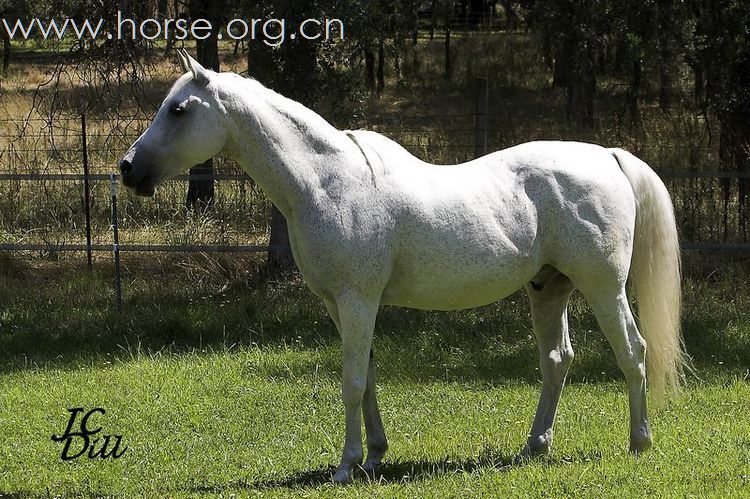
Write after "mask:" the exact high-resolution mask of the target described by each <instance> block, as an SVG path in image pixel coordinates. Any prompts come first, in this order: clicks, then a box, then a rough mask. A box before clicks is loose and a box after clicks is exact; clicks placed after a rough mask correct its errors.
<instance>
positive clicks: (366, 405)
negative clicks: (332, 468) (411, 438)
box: [362, 349, 388, 472]
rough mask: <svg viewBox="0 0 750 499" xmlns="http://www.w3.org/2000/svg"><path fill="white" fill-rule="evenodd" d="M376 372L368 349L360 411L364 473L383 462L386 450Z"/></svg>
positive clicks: (386, 442)
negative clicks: (363, 437) (376, 385)
mask: <svg viewBox="0 0 750 499" xmlns="http://www.w3.org/2000/svg"><path fill="white" fill-rule="evenodd" d="M376 378H377V372H376V367H375V358H374V355H373V353H372V349H370V361H369V367H368V369H367V389H366V390H365V394H364V397H363V399H362V411H363V413H364V416H365V430H366V431H367V461H365V464H364V466H363V468H364V470H365V471H368V472H369V471H372V470H374V469H375V468H377V467H378V466H379V465H380V463H381V462H382V461H383V456H384V455H385V452H386V451H387V450H388V440H387V439H386V437H385V431H384V430H383V420H382V419H381V418H380V409H378V401H377V395H376V393H375V381H376Z"/></svg>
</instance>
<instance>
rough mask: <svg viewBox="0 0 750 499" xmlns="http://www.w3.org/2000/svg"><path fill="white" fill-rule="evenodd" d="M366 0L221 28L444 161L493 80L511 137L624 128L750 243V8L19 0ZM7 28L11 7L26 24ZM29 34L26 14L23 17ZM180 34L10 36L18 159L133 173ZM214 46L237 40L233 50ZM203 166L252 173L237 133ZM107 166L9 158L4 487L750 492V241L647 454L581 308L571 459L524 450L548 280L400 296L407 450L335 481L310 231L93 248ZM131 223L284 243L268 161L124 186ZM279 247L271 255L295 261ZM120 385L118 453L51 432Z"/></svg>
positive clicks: (334, 382)
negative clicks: (218, 177) (450, 307)
mask: <svg viewBox="0 0 750 499" xmlns="http://www.w3.org/2000/svg"><path fill="white" fill-rule="evenodd" d="M118 8H121V9H124V11H125V12H127V13H129V14H128V15H131V16H134V17H141V18H143V17H147V16H152V17H160V16H165V15H166V16H168V17H177V16H186V17H198V16H199V17H213V18H215V19H219V20H220V19H222V18H228V17H273V16H277V17H281V16H285V17H287V18H290V19H299V18H302V17H325V16H328V17H339V18H341V19H343V20H345V22H346V23H347V30H348V31H347V37H346V40H344V41H343V42H337V43H304V42H301V41H298V42H297V43H294V44H286V45H284V46H282V47H281V48H279V49H275V50H271V49H269V48H267V47H265V45H263V44H262V43H240V44H233V43H224V42H222V43H218V42H217V43H215V44H214V43H213V42H212V41H209V42H207V43H205V44H199V45H196V44H195V43H194V42H192V41H190V42H188V43H187V47H188V49H189V50H190V51H191V52H192V53H194V54H197V55H198V56H199V57H200V59H201V60H202V62H203V63H204V64H207V65H210V66H212V67H217V65H218V67H220V69H222V70H233V71H236V72H238V73H242V74H247V75H250V76H253V77H256V78H258V79H259V80H261V81H262V82H264V83H266V84H268V85H269V86H271V87H272V88H275V89H277V90H279V91H281V92H282V93H285V94H286V95H289V96H290V97H293V98H295V99H297V100H300V101H302V102H304V103H305V104H307V105H308V106H310V107H312V108H313V109H315V110H316V111H318V112H319V113H320V114H321V115H323V116H324V117H325V118H327V119H328V120H329V121H331V122H332V123H334V124H335V125H337V126H338V127H340V128H359V127H366V128H370V129H375V130H378V131H381V132H382V133H384V134H386V135H388V136H390V137H392V138H394V139H396V140H397V141H399V142H401V143H403V144H404V145H405V146H406V147H407V148H408V149H409V150H410V151H412V152H413V153H414V154H416V155H418V156H419V157H421V158H423V159H425V160H428V161H432V162H436V163H455V162H461V161H465V160H469V159H471V158H473V156H474V145H475V144H474V131H475V123H474V109H475V102H474V94H475V85H476V78H487V79H488V81H489V89H490V94H489V95H490V98H489V110H488V113H489V115H488V122H489V123H488V125H489V131H488V142H489V149H490V150H493V149H499V148H502V147H507V146H510V145H513V144H517V143H519V142H523V141H527V140H533V139H576V140H587V141H592V142H597V143H601V144H604V145H608V146H621V147H626V148H628V149H630V150H632V151H633V152H635V153H636V154H638V155H639V156H641V157H642V158H644V159H645V160H646V161H648V162H649V163H650V164H651V165H653V167H654V168H655V169H656V170H657V171H658V172H659V173H660V174H661V175H662V177H663V178H664V179H665V181H666V182H667V185H668V188H669V189H670V192H671V194H672V196H673V200H674V203H675V206H676V209H677V214H678V223H679V228H680V232H681V236H682V239H683V242H686V243H700V242H704V243H715V242H725V243H735V244H739V243H748V242H750V241H748V236H747V222H746V220H747V213H748V211H747V206H748V204H747V203H748V192H750V189H749V187H748V183H749V182H750V168H748V165H749V164H750V163H749V162H748V161H749V160H748V158H749V157H750V154H749V151H750V148H749V147H748V145H749V144H750V129H749V128H748V123H750V120H749V119H748V118H750V114H749V113H750V111H749V110H750V106H749V105H748V103H750V97H749V94H748V93H749V92H750V90H749V89H750V84H749V83H750V76H749V75H750V64H748V63H750V41H749V40H750V37H748V32H749V30H750V5H747V2H742V1H738V0H720V1H716V2H708V1H701V0H685V1H680V2H678V1H676V0H663V1H662V0H660V1H656V0H654V1H649V0H639V1H635V2H614V1H609V0H600V1H599V0H586V1H581V2H577V1H576V2H573V1H563V0H550V1H547V2H536V1H505V0H503V1H498V2H486V1H461V2H458V1H456V2H454V1H446V0H432V1H426V2H416V1H406V2H391V1H385V0H379V1H375V2H366V3H365V2H357V1H352V2H344V1H341V2H302V1H297V0H273V1H270V2H255V1H252V0H248V1H231V0H222V1H214V0H206V1H203V2H201V1H198V0H193V1H188V2H183V1H176V2H173V1H171V0H170V1H168V2H166V1H165V2H162V1H157V2H129V1H123V0H120V1H116V2H115V1H110V0H105V1H103V2H98V3H96V5H93V4H92V3H91V2H78V1H75V0H65V1H54V0H53V1H51V2H50V1H46V2H41V1H34V0H24V1H14V2H3V1H0V12H1V13H2V15H3V17H4V18H11V19H13V18H15V17H21V18H24V19H28V18H29V17H36V16H38V17H42V18H51V17H55V16H57V17H62V16H74V17H78V18H82V17H84V16H86V17H91V18H94V17H98V16H100V15H101V16H104V17H108V18H111V16H112V14H113V12H114V11H115V10H116V9H118ZM0 28H1V27H0ZM0 32H2V29H0ZM174 48H175V47H174V44H172V43H164V42H160V43H151V42H147V41H144V40H139V41H138V42H137V43H128V44H125V43H119V42H115V41H111V42H110V41H106V40H99V41H97V42H95V43H93V42H88V43H81V44H76V43H73V42H72V41H71V40H69V39H67V40H63V41H62V42H60V43H57V42H55V43H52V42H49V41H44V40H40V39H37V40H31V41H28V42H25V43H19V42H11V41H10V40H5V43H4V49H5V50H4V53H3V64H2V70H3V71H2V79H1V80H0V173H4V174H7V173H10V174H16V173H18V174H20V173H42V174H44V173H71V172H75V173H81V145H82V144H81V130H80V115H81V113H83V112H85V114H86V116H87V121H88V133H87V138H88V145H89V152H90V162H91V167H92V172H94V173H109V172H111V171H112V170H114V169H115V167H116V164H117V161H118V159H119V157H120V156H121V155H122V153H123V152H124V151H125V149H126V148H127V147H128V146H129V145H130V143H131V142H132V141H133V140H134V139H135V137H137V135H138V134H140V132H142V131H143V129H144V128H145V127H146V126H147V124H148V120H149V118H150V117H151V116H152V114H153V112H154V110H155V109H156V108H157V107H158V106H159V104H160V103H161V99H162V97H163V95H164V94H165V93H166V91H167V89H168V88H169V86H170V85H171V83H172V82H173V81H174V79H175V78H176V77H177V75H178V71H179V69H178V66H177V61H176V57H175V55H174V52H173V50H174ZM212 61H213V62H212ZM197 170H198V171H202V172H216V173H236V172H237V168H236V166H235V165H233V164H232V163H231V162H230V161H227V160H225V159H223V158H216V159H215V160H214V161H213V162H212V163H211V164H207V165H200V166H197ZM108 190H109V187H108V186H107V185H105V184H104V183H100V184H97V183H95V184H94V189H93V192H92V209H93V221H94V240H95V242H100V243H109V242H110V241H111V237H110V234H109V231H110V228H109V224H110V220H109V204H108V196H109V192H108ZM83 204H84V199H83V188H82V184H81V183H80V182H77V181H76V182H51V181H45V182H30V181H19V180H2V181H0V243H23V242H26V243H30V242H37V243H38V242H41V243H48V250H47V251H44V252H39V253H34V254H32V253H18V252H16V253H5V252H4V253H0V400H1V401H2V402H3V403H2V407H3V408H2V410H1V411H0V435H2V436H0V492H2V493H8V494H19V495H63V494H64V495H110V494H143V495H195V496H198V495H215V494H221V493H223V494H232V493H235V494H239V495H279V496H286V495H289V494H298V495H324V496H327V495H332V494H339V495H353V496H354V495H357V496H359V495H362V494H368V495H383V496H392V495H399V494H400V495H403V496H415V495H427V496H434V495H459V494H460V495H493V496H497V495H502V496H505V495H516V496H528V495H539V496H550V495H551V496H562V495H584V496H596V497H601V496H615V495H616V496H629V495H646V494H649V495H665V496H666V495H716V496H736V495H743V494H746V492H747V488H748V476H750V441H748V435H749V434H750V421H748V419H747V416H746V414H747V413H748V412H750V407H749V406H748V400H750V397H749V395H750V394H749V393H748V382H749V381H750V371H748V368H749V366H750V324H749V317H748V314H747V310H748V309H749V307H748V305H750V303H748V300H749V299H750V298H748V296H749V295H748V293H747V291H746V288H747V282H748V266H747V261H748V260H747V253H746V252H745V253H743V252H733V253H719V252H700V253H696V252H686V253H685V255H684V257H685V260H684V267H685V273H686V279H685V282H684V289H685V295H686V305H685V308H684V317H683V319H684V331H685V339H686V343H687V348H688V351H689V353H690V354H691V355H692V356H693V359H694V367H695V375H694V376H691V377H690V379H689V382H688V386H687V388H686V390H685V392H684V393H683V395H682V396H680V397H679V398H677V399H675V400H673V401H672V402H671V403H670V404H669V405H668V406H667V407H666V408H664V409H662V410H660V411H655V412H654V413H653V416H652V425H653V428H654V434H655V439H656V444H655V448H654V451H653V452H651V453H649V454H647V455H645V456H643V457H642V458H639V459H633V458H631V457H629V456H628V455H627V452H626V445H627V408H626V397H625V392H624V384H623V383H622V377H621V374H620V373H619V371H618V369H617V366H616V363H615V361H614V356H613V355H612V353H611V351H610V349H609V347H608V345H607V344H606V342H605V341H604V339H603V337H602V335H601V334H600V333H599V332H598V328H597V326H596V322H595V320H594V318H593V315H592V314H591V312H590V311H589V310H588V308H587V306H586V304H585V303H584V302H583V301H582V300H581V299H580V298H579V297H577V296H575V297H574V301H573V303H572V305H571V329H572V334H573V344H574V347H575V349H576V354H577V357H576V361H575V362H574V364H573V368H572V370H571V375H570V383H569V387H568V388H567V389H566V392H565V394H564V395H563V400H562V406H561V410H560V415H559V421H558V425H557V434H556V440H555V450H554V451H553V455H552V457H550V458H549V459H545V460H540V461H538V462H534V463H531V464H528V465H524V466H518V465H515V464H513V463H512V456H513V455H514V453H515V452H516V451H518V449H519V448H520V446H521V443H522V442H523V440H524V438H525V435H526V431H528V426H529V424H530V421H531V417H532V415H533V409H534V405H535V403H536V398H537V396H538V390H539V387H540V383H539V373H538V370H537V363H538V360H537V354H536V346H535V344H534V340H533V336H532V332H531V329H530V320H529V317H528V304H527V302H526V298H525V296H524V295H523V294H522V293H517V294H514V295H512V296H511V297H509V298H507V299H506V300H503V301H502V302H500V303H498V304H495V305H492V306H488V307H483V308H481V309H477V310H470V311H462V312H455V313H429V312H420V311H413V310H405V309H389V308H386V309H385V310H383V311H382V312H381V315H380V317H379V323H378V326H377V330H376V354H377V358H378V363H379V366H380V369H381V380H382V388H381V398H382V408H383V411H384V419H385V422H386V427H387V429H388V431H389V435H390V436H391V444H392V451H391V453H390V454H389V456H388V459H387V463H386V466H385V468H384V470H383V472H382V473H381V474H379V475H378V476H376V477H374V478H373V477H369V478H368V477H365V476H364V475H362V476H360V477H359V481H358V482H357V483H356V484H355V485H354V486H353V487H349V488H333V487H332V486H331V485H330V484H329V483H328V482H329V478H330V471H331V470H330V465H332V464H334V463H335V462H336V461H337V458H338V452H339V450H340V445H341V442H340V437H341V431H342V415H341V408H340V402H339V388H338V379H339V374H338V373H339V369H340V367H339V366H340V355H341V354H340V346H339V342H338V338H337V334H336V333H335V331H334V328H333V325H332V323H331V321H330V319H328V318H327V316H326V315H325V312H324V309H323V307H322V304H320V303H319V301H318V300H317V299H315V298H314V297H312V296H311V295H310V294H309V292H308V291H307V290H306V288H305V286H304V283H303V282H301V280H299V278H298V277H297V276H295V274H293V273H291V274H278V273H275V271H276V270H279V269H283V268H285V267H287V266H289V264H290V261H289V257H288V255H284V254H283V253H281V254H275V255H270V258H269V259H268V260H267V259H266V257H265V256H264V255H219V256H216V255H204V254H197V255H179V256H178V255H173V256H169V255H166V256H165V255H159V254H126V255H124V256H123V280H124V289H125V304H124V312H123V313H118V312H116V311H115V310H114V309H113V306H112V304H113V302H114V300H113V291H112V274H113V268H112V262H111V259H110V257H109V256H108V255H106V254H98V255H97V256H96V259H95V265H94V269H93V271H92V272H88V271H87V270H86V268H85V258H83V256H82V255H80V254H67V253H59V252H57V251H56V250H55V248H56V247H57V245H59V244H60V243H74V242H75V243H80V242H82V241H83ZM121 210H122V214H121V219H120V223H121V227H122V232H121V242H123V243H125V244H127V243H166V244H182V243H205V244H255V243H260V244H265V243H267V242H268V241H269V240H270V239H271V238H276V239H275V241H276V242H277V243H278V242H281V243H283V242H284V234H285V233H284V226H283V219H281V218H280V217H279V214H278V213H275V212H274V211H273V208H272V207H271V206H270V205H269V203H268V201H267V200H266V199H265V197H264V195H263V193H262V192H261V191H260V190H259V189H258V188H257V187H256V186H255V185H254V184H253V182H252V180H251V179H250V180H244V181H241V180H239V181H216V182H207V183H206V182H204V183H193V185H192V186H189V185H187V183H185V182H172V183H169V184H168V185H166V186H164V188H162V189H160V191H159V193H158V194H157V196H156V197H155V198H154V199H151V200H142V199H139V198H134V197H131V196H130V194H129V193H126V192H123V193H122V199H121ZM269 262H270V265H269ZM94 405H98V406H103V407H105V408H106V409H107V416H106V418H104V419H103V423H104V425H105V430H107V431H108V432H110V433H118V434H123V435H124V436H125V441H126V443H127V444H128V445H129V446H130V450H129V451H128V454H126V457H124V458H122V459H120V460H119V461H115V462H112V461H101V462H86V461H77V462H75V463H63V462H62V461H60V460H59V452H60V447H59V446H58V444H56V443H54V442H52V441H51V440H50V438H49V435H51V434H52V433H55V432H58V433H59V432H60V431H61V429H62V427H63V425H64V423H65V422H66V420H67V417H66V416H67V412H66V409H67V408H68V407H75V406H85V407H91V406H94Z"/></svg>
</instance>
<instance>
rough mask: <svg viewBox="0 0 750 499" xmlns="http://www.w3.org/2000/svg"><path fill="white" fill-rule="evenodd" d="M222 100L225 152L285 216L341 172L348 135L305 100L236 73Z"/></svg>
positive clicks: (349, 144) (288, 215) (309, 199)
mask: <svg viewBox="0 0 750 499" xmlns="http://www.w3.org/2000/svg"><path fill="white" fill-rule="evenodd" d="M230 88H231V89H230V91H229V92H227V95H226V96H223V99H222V100H223V103H224V106H225V107H226V109H227V116H229V120H230V128H231V132H230V135H231V137H232V138H231V139H230V143H229V144H228V146H227V152H228V153H229V155H230V156H232V157H233V158H234V159H235V160H237V161H238V162H239V163H240V165H242V167H243V169H244V170H245V171H246V172H247V173H248V174H249V175H250V176H251V177H252V178H253V179H254V180H255V181H256V182H257V183H258V185H259V186H260V187H261V188H262V189H263V191H264V192H265V193H266V195H268V197H269V199H270V200H271V201H272V202H273V203H274V205H276V207H277V208H279V210H280V211H281V212H282V213H283V214H284V215H285V216H286V217H287V218H289V217H290V216H291V215H292V213H293V211H294V208H295V207H298V206H304V205H305V204H307V203H309V202H310V201H311V200H313V199H314V198H315V196H316V194H317V193H318V192H320V190H321V188H323V186H324V185H327V184H329V183H330V182H329V179H330V178H332V177H333V178H337V177H339V176H338V175H336V172H335V170H336V169H337V168H340V167H341V166H342V163H343V161H342V155H343V153H344V152H345V151H346V150H347V146H348V147H351V143H348V142H350V141H348V140H347V139H346V136H345V135H344V134H343V133H341V132H340V131H339V130H337V129H336V128H334V127H333V126H332V125H330V124H329V123H328V122H327V121H325V120H324V119H323V118H321V117H320V116H319V115H317V114H316V113H315V112H313V111H311V110H310V109H308V108H306V107H304V106H303V105H301V104H299V103H297V102H295V101H293V100H291V99H287V98H285V97H282V96H281V95H279V94H277V93H275V92H273V91H272V90H269V89H267V88H265V87H263V86H262V85H261V84H260V83H258V82H256V81H254V80H249V79H246V78H239V77H234V78H233V81H232V82H231V86H230Z"/></svg>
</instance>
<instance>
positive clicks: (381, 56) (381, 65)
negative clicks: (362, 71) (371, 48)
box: [377, 39, 385, 95]
mask: <svg viewBox="0 0 750 499" xmlns="http://www.w3.org/2000/svg"><path fill="white" fill-rule="evenodd" d="M384 88H385V43H384V42H383V40H382V39H381V40H380V43H379V44H378V85H377V91H378V95H380V94H382V93H383V89H384Z"/></svg>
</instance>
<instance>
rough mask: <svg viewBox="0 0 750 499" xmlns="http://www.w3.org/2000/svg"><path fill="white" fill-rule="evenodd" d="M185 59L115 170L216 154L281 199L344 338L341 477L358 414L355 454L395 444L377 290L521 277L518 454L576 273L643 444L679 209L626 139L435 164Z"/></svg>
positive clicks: (548, 400) (135, 174) (665, 362)
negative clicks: (536, 374) (529, 392)
mask: <svg viewBox="0 0 750 499" xmlns="http://www.w3.org/2000/svg"><path fill="white" fill-rule="evenodd" d="M180 61H181V64H182V67H183V69H184V70H185V72H186V74H185V75H183V76H182V77H181V78H179V79H178V80H177V82H176V83H175V84H174V86H173V87H172V89H171V91H170V92H169V95H168V96H167V98H166V99H165V100H164V102H163V104H162V105H161V108H160V109H159V111H158V112H157V114H156V117H155V118H154V121H153V123H152V124H151V126H150V127H149V128H148V129H147V130H146V132H145V133H143V135H141V136H140V138H138V140H136V142H135V143H134V144H133V145H132V146H131V147H130V149H129V150H128V151H127V153H126V154H125V156H124V158H123V160H122V162H121V164H120V170H121V173H122V180H123V183H124V184H125V185H126V186H128V187H131V188H133V189H135V191H136V192H137V193H138V194H142V195H147V196H150V195H153V193H154V191H155V187H156V186H157V185H158V184H159V183H161V182H163V181H164V180H166V179H169V178H171V177H174V176H176V175H178V174H180V173H181V172H184V171H185V170H187V169H188V168H189V167H190V166H191V165H194V164H197V163H201V162H203V161H205V160H207V159H209V158H211V157H212V156H215V155H216V154H218V153H224V154H226V155H229V156H230V157H232V158H234V159H235V160H237V161H238V162H239V163H240V164H241V165H242V167H243V168H244V169H245V170H246V171H247V173H249V174H250V175H251V176H252V177H253V178H254V179H255V181H256V182H257V183H258V185H260V186H261V187H262V188H263V190H264V191H265V193H266V194H267V195H268V197H269V198H270V200H271V201H272V202H273V203H274V204H275V205H276V206H277V207H278V208H279V210H281V212H282V213H283V214H284V216H285V217H286V219H287V221H288V225H289V236H290V240H291V245H292V251H293V254H294V258H295V260H296V262H297V264H298V266H299V269H300V271H301V272H302V274H303V275H304V278H305V280H306V281H307V284H308V285H309V287H310V289H311V290H312V292H313V293H315V294H316V295H318V296H319V297H321V298H322V299H323V301H324V302H325V305H326V307H327V309H328V312H329V314H330V315H331V317H332V318H333V321H334V322H335V324H336V327H337V328H338V331H339V333H340V335H341V339H342V341H343V364H344V366H343V378H342V398H343V402H344V406H345V410H346V436H345V441H344V449H343V454H342V458H341V464H340V465H339V467H338V469H337V470H336V472H335V474H334V476H333V479H334V481H336V482H346V481H348V480H350V479H351V476H352V471H353V468H354V467H356V466H358V465H360V463H361V461H362V458H363V450H362V434H361V414H364V424H365V429H366V433H367V460H366V462H365V463H364V465H363V467H364V469H365V470H372V469H374V468H375V467H376V466H378V465H379V464H380V463H381V460H382V459H383V455H384V453H385V451H386V449H387V447H388V445H387V440H386V436H385V432H384V431H383V424H382V421H381V417H380V412H379V410H378V404H377V401H376V394H375V364H374V361H373V355H372V348H371V344H372V337H373V330H374V326H375V316H376V315H377V312H378V308H379V307H380V305H381V304H388V305H396V306H402V307H414V308H421V309H431V310H456V309H465V308H470V307H478V306H481V305H486V304H489V303H492V302H495V301H497V300H499V299H501V298H503V297H505V296H507V295H509V294H510V293H513V292H514V291H516V290H517V289H519V288H521V287H525V289H526V292H527V293H528V295H529V299H530V302H531V312H532V321H533V326H534V333H535V335H536V338H537V341H538V344H539V354H540V363H541V371H542V378H543V385H542V393H541V397H540V399H539V404H538V407H537V410H536V416H535V417H534V421H533V424H532V426H531V431H530V433H529V436H528V440H527V442H526V444H525V446H524V447H523V449H522V451H521V455H522V456H524V457H532V456H536V455H540V454H545V453H547V452H549V450H550V446H551V444H552V426H553V422H554V419H555V412H556V410H557V405H558V401H559V398H560V392H561V390H562V388H563V384H564V382H565V376H566V373H567V371H568V367H569V366H570V363H571V361H572V359H573V349H572V348H571V344H570V338H569V336H568V321H567V304H568V299H569V297H570V295H571V293H572V291H573V290H574V289H578V290H580V291H581V293H583V295H584V296H585V297H586V299H587V300H588V302H589V303H590V305H591V307H592V308H593V310H594V313H595V314H596V318H597V320H598V322H599V325H600V327H601V329H602V331H603V332H604V335H605V336H606V338H607V340H608V341H609V343H610V344H611V346H612V348H613V349H614V352H615V355H616V357H617V362H618V364H619V366H620V368H621V369H622V371H623V372H624V374H625V379H626V382H627V387H628V395H629V402H630V450H631V451H632V452H634V453H639V452H641V451H644V450H646V449H647V448H649V447H650V446H651V441H652V440H651V431H650V429H649V424H648V419H647V414H646V371H647V369H646V365H648V375H649V382H650V390H651V391H653V392H656V393H657V394H663V393H664V392H665V388H670V387H675V388H676V387H677V385H678V381H679V378H680V375H681V369H682V362H683V350H682V343H681V338H680V328H679V307H680V262H679V247H678V240H677V230H676V227H675V220H674V214H673V209H672V204H671V202H670V198H669V195H668V193H667V190H666V189H665V187H664V184H663V183H662V182H661V180H660V179H659V177H658V176H657V175H656V174H655V173H654V172H653V170H651V168H649V167H648V165H646V164H645V163H644V162H642V161H641V160H639V159H638V158H636V157H635V156H633V155H631V154H629V153H627V152H625V151H623V150H620V149H605V148H603V147H600V146H596V145H592V144H582V143H574V142H531V143H527V144H522V145H519V146H516V147H512V148H510V149H507V150H504V151H500V152H495V153H493V154H489V155H487V156H484V157H482V158H479V159H477V160H474V161H471V162H469V163H466V164H464V165H456V166H435V165H430V164H427V163H424V162H422V161H420V160H419V159H417V158H415V157H414V156H412V155H411V154H409V153H408V152H407V151H406V150H405V149H403V148H402V147H401V146H399V145H398V144H396V143H395V142H393V141H391V140H389V139H388V138H386V137H384V136H382V135H379V134H377V133H374V132H366V131H353V132H352V131H347V132H342V131H339V130H337V129H336V128H334V127H333V126H331V125H330V124H329V123H327V122H326V121H325V120H324V119H323V118H321V117H320V116H318V115H317V114H315V113H314V112H313V111H311V110H309V109H307V108H305V107H304V106H302V105H300V104H298V103H297V102H294V101H292V100H289V99H286V98H284V97H282V96H281V95H279V94H277V93H275V92H273V91H271V90H269V89H267V88H265V87H263V86H262V85H261V84H260V83H258V82H257V81H254V80H252V79H247V78H242V77H240V76H238V75H236V74H232V73H221V74H219V73H215V72H213V71H209V70H207V69H205V68H203V67H202V66H201V65H200V64H198V62H196V61H195V60H193V59H192V58H191V57H190V56H189V55H188V54H187V52H183V53H180ZM628 280H631V281H632V284H633V287H634V291H635V295H636V299H637V305H638V311H639V315H640V319H639V326H640V327H639V326H637V325H636V321H635V320H634V317H633V313H632V312H631V308H630V303H629V300H628V296H627V295H626V281H628ZM639 330H640V332H639ZM641 334H642V335H643V336H642V335H641ZM646 345H648V353H646V352H647V349H646Z"/></svg>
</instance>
